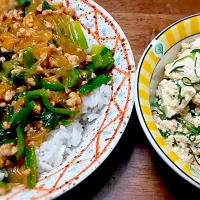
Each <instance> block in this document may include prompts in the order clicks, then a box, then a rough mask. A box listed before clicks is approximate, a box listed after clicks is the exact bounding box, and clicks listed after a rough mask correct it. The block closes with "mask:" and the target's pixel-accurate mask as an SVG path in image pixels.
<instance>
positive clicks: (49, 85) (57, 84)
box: [40, 79, 65, 91]
mask: <svg viewBox="0 0 200 200" xmlns="http://www.w3.org/2000/svg"><path fill="white" fill-rule="evenodd" d="M40 84H41V86H42V87H44V88H45V89H49V90H52V91H61V90H65V87H64V85H62V84H61V83H60V82H59V81H56V82H53V83H51V82H49V81H45V80H43V79H41V81H40Z"/></svg>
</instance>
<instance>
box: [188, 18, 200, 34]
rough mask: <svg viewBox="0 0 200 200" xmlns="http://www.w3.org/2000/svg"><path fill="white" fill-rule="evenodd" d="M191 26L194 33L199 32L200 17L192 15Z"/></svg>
mask: <svg viewBox="0 0 200 200" xmlns="http://www.w3.org/2000/svg"><path fill="white" fill-rule="evenodd" d="M190 26H191V32H192V34H196V33H199V31H200V28H199V17H192V18H190Z"/></svg>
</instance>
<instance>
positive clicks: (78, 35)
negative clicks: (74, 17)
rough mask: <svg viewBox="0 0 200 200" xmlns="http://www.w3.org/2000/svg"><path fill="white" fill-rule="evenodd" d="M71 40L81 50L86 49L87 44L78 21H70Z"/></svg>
mask: <svg viewBox="0 0 200 200" xmlns="http://www.w3.org/2000/svg"><path fill="white" fill-rule="evenodd" d="M69 28H70V32H71V36H72V39H73V40H74V42H75V43H77V45H78V46H79V47H80V48H82V49H88V44H87V41H86V38H85V36H84V33H83V31H82V28H81V24H80V22H79V21H72V22H70V24H69Z"/></svg>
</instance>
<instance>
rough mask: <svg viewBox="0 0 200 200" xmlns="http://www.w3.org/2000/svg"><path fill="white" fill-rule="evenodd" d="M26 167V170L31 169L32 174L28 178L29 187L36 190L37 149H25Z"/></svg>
mask: <svg viewBox="0 0 200 200" xmlns="http://www.w3.org/2000/svg"><path fill="white" fill-rule="evenodd" d="M25 166H26V169H31V173H30V174H29V176H28V182H27V184H28V187H29V188H34V187H35V185H36V180H37V161H36V153H35V148H26V149H25Z"/></svg>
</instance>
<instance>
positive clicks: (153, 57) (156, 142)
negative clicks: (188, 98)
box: [135, 14, 200, 188]
mask: <svg viewBox="0 0 200 200" xmlns="http://www.w3.org/2000/svg"><path fill="white" fill-rule="evenodd" d="M197 37H200V16H199V14H197V15H192V16H189V17H186V18H184V19H181V20H180V21H177V22H175V23H174V24H172V25H170V26H169V27H167V28H166V29H165V30H163V31H162V32H161V33H159V34H158V35H157V36H156V37H155V38H154V39H153V40H152V41H151V43H150V44H149V45H148V47H147V48H146V50H145V52H144V54H143V55H142V57H141V59H140V62H139V65H138V69H137V75H136V87H135V94H136V99H135V105H136V110H137V114H138V117H139V120H140V123H141V125H142V128H143V130H144V132H145V134H146V136H147V138H148V140H149V141H150V143H151V144H152V146H153V147H154V149H155V150H156V151H157V153H158V154H159V155H160V156H161V157H162V159H163V160H164V161H165V162H166V163H167V164H168V165H169V166H170V167H171V168H172V169H173V170H174V171H176V172H177V173H178V174H179V175H180V176H182V177H183V178H184V179H185V180H187V181H188V182H190V183H191V184H193V185H194V186H196V187H198V188H200V174H199V173H198V172H197V171H195V170H193V169H192V168H191V167H190V165H188V164H187V163H185V162H184V161H183V160H181V159H180V158H179V157H178V156H177V155H176V154H175V153H174V152H173V151H172V149H171V147H170V146H169V145H168V144H167V143H166V141H165V140H164V139H163V137H162V136H161V134H160V132H159V130H158V128H157V127H156V124H155V122H154V119H153V116H152V112H151V108H150V100H151V99H153V98H155V91H156V88H157V86H158V83H159V82H160V81H161V80H162V78H163V75H164V66H165V65H166V64H167V63H170V62H172V61H173V60H174V59H175V58H176V55H177V54H178V52H179V51H180V49H181V43H182V42H191V41H194V40H195V38H197Z"/></svg>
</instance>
